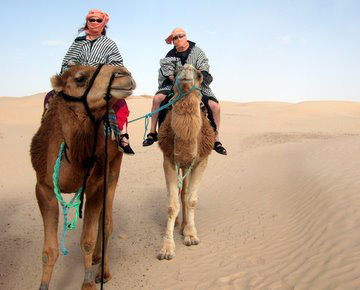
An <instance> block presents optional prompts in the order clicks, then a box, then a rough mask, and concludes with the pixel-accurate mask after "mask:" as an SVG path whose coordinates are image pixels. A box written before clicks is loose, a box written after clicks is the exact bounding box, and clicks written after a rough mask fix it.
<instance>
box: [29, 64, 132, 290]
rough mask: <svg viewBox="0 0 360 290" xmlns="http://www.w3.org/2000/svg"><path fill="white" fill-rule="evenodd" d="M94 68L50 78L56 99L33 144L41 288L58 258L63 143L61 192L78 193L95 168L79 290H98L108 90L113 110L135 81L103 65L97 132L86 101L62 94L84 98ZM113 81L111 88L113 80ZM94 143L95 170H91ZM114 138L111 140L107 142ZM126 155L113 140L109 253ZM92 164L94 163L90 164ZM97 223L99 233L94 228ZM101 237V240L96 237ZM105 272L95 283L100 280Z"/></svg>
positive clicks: (91, 98)
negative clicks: (56, 182)
mask: <svg viewBox="0 0 360 290" xmlns="http://www.w3.org/2000/svg"><path fill="white" fill-rule="evenodd" d="M95 70H96V68H94V67H86V66H74V67H72V68H70V69H69V70H68V71H66V72H65V73H64V74H63V75H62V76H54V77H52V79H51V82H52V86H53V88H54V90H55V92H56V95H55V96H54V98H53V99H52V101H51V103H50V105H49V108H48V111H47V113H46V114H45V115H44V116H43V119H42V122H41V125H40V128H39V130H38V131H37V133H36V134H35V136H34V137H33V139H32V142H31V150H30V152H31V161H32V165H33V167H34V169H35V171H36V177H37V183H36V188H35V190H36V197H37V200H38V204H39V207H40V211H41V214H42V217H43V222H44V232H45V238H44V247H43V253H42V262H43V272H42V278H41V285H40V289H41V290H45V289H48V287H49V283H50V279H51V275H52V272H53V268H54V265H55V262H56V260H57V258H58V256H59V250H58V248H59V245H58V240H57V228H58V217H59V205H58V201H57V199H56V196H55V194H54V185H53V177H52V175H53V172H54V165H55V161H56V159H57V155H58V152H59V148H60V144H61V143H62V142H65V144H66V145H67V149H66V152H64V153H65V154H64V156H63V158H62V162H61V168H60V177H59V186H60V190H61V192H63V193H72V192H75V191H77V190H78V189H79V188H80V187H81V186H82V182H83V178H84V175H85V174H86V172H87V170H88V169H89V168H91V170H90V172H89V173H90V175H89V178H88V179H87V183H86V192H85V196H86V203H85V213H84V222H83V231H82V235H81V249H82V252H83V256H84V264H85V278H84V281H83V284H82V288H81V289H96V286H95V282H94V280H93V278H92V270H91V266H92V265H93V264H97V263H99V262H100V260H101V236H100V234H101V233H102V215H100V214H101V212H102V203H103V181H104V158H105V155H104V146H105V145H104V141H105V136H104V126H103V122H102V121H101V119H102V118H103V116H104V115H105V113H106V102H105V100H104V96H105V95H106V92H107V90H108V89H109V90H110V94H111V96H112V98H111V99H110V102H109V106H111V105H112V104H114V102H115V101H116V100H117V99H121V98H126V97H127V96H129V95H131V94H132V91H133V90H134V88H135V81H134V80H133V78H132V77H131V74H130V72H129V71H128V70H127V69H126V68H125V67H117V66H109V65H104V66H103V67H102V68H101V70H100V72H99V74H98V76H97V77H96V79H95V82H94V83H93V85H92V87H91V89H90V91H89V93H88V95H87V104H88V107H89V111H90V112H91V114H92V115H93V117H94V118H95V120H98V121H99V122H101V123H100V125H99V126H97V132H95V128H96V126H95V123H94V122H93V121H92V120H91V119H90V117H89V115H88V113H87V110H86V109H85V105H84V103H81V102H71V101H68V100H65V99H64V98H63V94H66V95H69V96H73V97H76V98H80V97H81V96H82V95H83V94H84V92H85V90H86V89H87V87H88V86H89V81H90V80H91V78H92V77H93V75H94V72H95ZM112 76H113V77H114V79H113V82H112V83H111V87H110V88H108V86H109V83H110V78H111V77H112ZM95 134H98V140H97V142H96V147H95V148H96V149H95V156H96V161H95V163H93V164H94V166H93V167H92V166H91V165H90V166H89V161H90V159H91V156H92V153H93V148H94V147H93V146H94V144H95V138H94V137H95ZM109 139H110V138H109ZM121 160H122V153H121V152H119V151H118V149H117V145H116V143H115V142H114V141H111V140H109V143H108V163H107V172H108V173H109V174H108V175H109V176H108V179H107V181H108V183H107V186H108V190H107V196H106V218H105V221H106V222H105V250H106V248H107V245H108V239H109V237H110V235H111V233H112V203H113V199H114V193H115V187H116V184H117V181H118V177H119V173H120V165H121ZM90 163H91V162H90ZM98 222H99V229H98V235H97V234H96V229H97V226H98ZM96 235H97V239H96ZM104 263H105V271H104V280H105V281H108V280H109V279H110V277H111V276H110V272H109V266H108V263H107V255H106V254H105V257H104ZM100 277H101V268H99V273H98V274H97V277H96V279H95V280H96V282H99V280H101V278H100Z"/></svg>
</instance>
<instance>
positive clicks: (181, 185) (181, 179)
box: [175, 158, 195, 190]
mask: <svg viewBox="0 0 360 290" xmlns="http://www.w3.org/2000/svg"><path fill="white" fill-rule="evenodd" d="M194 164H195V158H194V159H193V161H192V162H191V164H190V166H189V168H188V169H187V171H186V172H185V174H184V175H183V176H181V175H180V167H179V165H178V164H177V163H176V162H175V168H176V176H177V178H178V188H179V190H181V189H182V187H183V184H184V179H185V178H186V176H188V175H189V174H190V172H191V170H192V169H193V167H194Z"/></svg>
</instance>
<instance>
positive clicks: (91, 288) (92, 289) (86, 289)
mask: <svg viewBox="0 0 360 290" xmlns="http://www.w3.org/2000/svg"><path fill="white" fill-rule="evenodd" d="M81 290H96V285H95V283H94V282H86V283H83V284H82V286H81Z"/></svg>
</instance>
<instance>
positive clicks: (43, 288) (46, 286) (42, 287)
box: [39, 283, 49, 290]
mask: <svg viewBox="0 0 360 290" xmlns="http://www.w3.org/2000/svg"><path fill="white" fill-rule="evenodd" d="M48 289H49V284H43V283H41V284H40V288H39V290H48Z"/></svg>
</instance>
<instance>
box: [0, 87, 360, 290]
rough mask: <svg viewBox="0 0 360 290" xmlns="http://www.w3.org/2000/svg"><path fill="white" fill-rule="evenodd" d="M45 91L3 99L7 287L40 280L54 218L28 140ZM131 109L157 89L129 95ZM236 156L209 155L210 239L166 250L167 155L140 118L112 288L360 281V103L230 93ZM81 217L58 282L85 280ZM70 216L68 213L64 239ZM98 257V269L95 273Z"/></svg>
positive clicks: (227, 111) (121, 201) (125, 184)
mask: <svg viewBox="0 0 360 290" xmlns="http://www.w3.org/2000/svg"><path fill="white" fill-rule="evenodd" d="M43 97H44V94H37V95H33V96H29V97H23V98H6V97H3V98H0V289H7V290H8V289H11V290H13V289H14V290H20V289H38V287H39V284H40V277H41V267H42V266H41V251H42V243H43V226H42V219H41V216H40V212H39V209H38V206H37V202H36V198H35V193H34V187H35V172H34V170H33V169H32V167H31V163H30V156H29V146H30V141H31V138H32V136H33V134H34V133H35V132H36V130H37V128H38V126H39V123H40V117H41V113H42V100H43ZM128 105H129V107H130V110H131V115H130V120H131V119H134V118H136V117H139V116H142V115H144V114H145V113H147V112H148V111H149V110H150V107H151V99H150V98H144V97H130V98H128ZM221 106H222V124H221V141H222V142H223V144H224V146H225V147H226V148H227V150H228V155H227V156H222V155H219V154H217V153H216V152H215V151H213V153H212V154H211V155H210V158H209V166H208V168H207V170H206V171H205V175H204V178H203V180H202V184H201V186H200V190H199V205H198V208H197V211H196V217H195V219H196V223H197V230H198V233H199V237H200V239H201V243H200V244H199V245H198V246H192V247H186V246H185V245H184V244H182V239H181V235H180V234H179V232H178V231H177V230H176V231H175V242H176V246H177V248H176V257H175V259H174V260H171V261H159V260H157V258H156V254H157V252H158V251H159V249H160V248H161V241H162V234H163V232H164V230H165V225H166V221H167V213H166V212H167V209H166V187H165V180H164V175H163V170H162V154H161V152H160V149H159V147H158V145H157V144H156V143H155V144H154V145H153V146H150V147H142V146H141V143H142V140H143V134H144V121H143V120H141V121H137V122H135V123H131V124H130V125H129V133H130V141H131V145H132V147H133V149H134V150H135V152H136V155H135V156H133V157H132V156H130V157H129V156H125V157H124V160H123V164H122V169H121V175H120V181H119V184H118V187H117V192H116V197H115V202H114V232H113V236H112V238H111V242H110V244H111V245H110V250H109V251H110V267H111V273H112V276H113V278H112V280H111V281H110V282H108V283H107V284H106V286H105V288H106V289H108V290H110V289H140V288H144V289H317V290H319V289H360V103H357V102H342V101H314V102H302V103H283V102H252V103H231V102H222V103H221ZM81 227H82V221H81V220H80V221H79V223H78V226H77V229H76V230H75V231H73V232H71V233H68V234H67V238H66V246H67V248H68V250H69V255H68V256H66V257H64V256H61V255H60V257H59V259H58V262H57V264H56V266H55V270H54V275H53V277H52V281H51V284H50V289H61V290H62V289H66V290H67V289H69V290H72V289H79V288H80V286H81V283H82V280H83V264H82V254H81V250H80V247H79V241H80V234H81ZM61 230H62V215H61V216H60V224H59V239H60V235H61ZM95 270H96V269H95V268H94V272H95Z"/></svg>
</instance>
